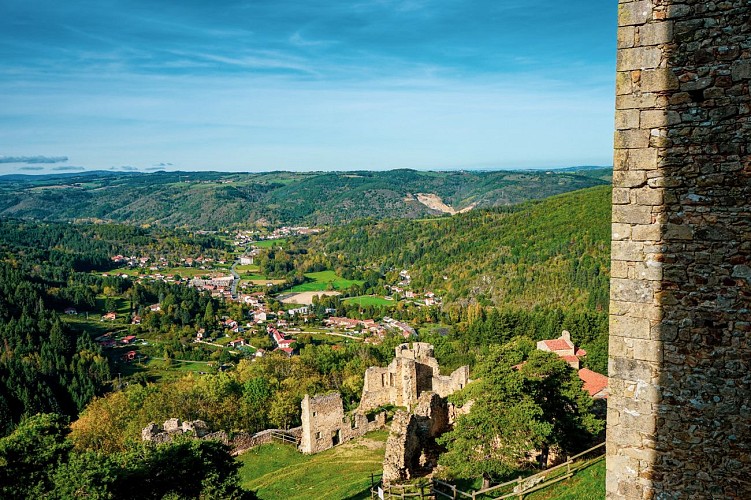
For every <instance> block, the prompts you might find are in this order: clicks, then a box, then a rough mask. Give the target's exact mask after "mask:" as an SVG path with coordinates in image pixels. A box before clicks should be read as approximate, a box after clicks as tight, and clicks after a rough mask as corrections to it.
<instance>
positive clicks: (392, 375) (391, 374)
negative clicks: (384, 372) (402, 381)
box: [389, 373, 394, 387]
mask: <svg viewBox="0 0 751 500" xmlns="http://www.w3.org/2000/svg"><path fill="white" fill-rule="evenodd" d="M389 385H390V386H391V387H394V374H393V373H389Z"/></svg>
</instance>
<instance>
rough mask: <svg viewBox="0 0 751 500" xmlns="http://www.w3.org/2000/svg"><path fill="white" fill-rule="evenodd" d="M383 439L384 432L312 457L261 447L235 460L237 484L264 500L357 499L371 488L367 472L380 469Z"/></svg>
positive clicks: (286, 449)
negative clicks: (238, 472) (238, 471)
mask: <svg viewBox="0 0 751 500" xmlns="http://www.w3.org/2000/svg"><path fill="white" fill-rule="evenodd" d="M387 438H388V433H387V432H386V431H376V432H371V433H369V434H367V435H366V436H364V437H362V438H360V439H357V440H354V441H351V442H349V443H345V444H343V445H341V446H337V447H335V448H332V449H330V450H326V451H324V452H321V453H317V454H315V455H302V454H301V453H299V452H298V451H297V450H295V449H294V448H293V447H292V446H290V445H282V444H269V445H263V446H259V447H257V448H254V449H252V450H250V451H249V452H247V453H245V454H244V455H241V456H240V457H238V461H239V462H240V463H241V469H240V478H241V482H242V485H243V487H244V488H247V489H250V490H254V491H256V493H257V494H258V498H260V499H262V500H272V499H280V498H284V499H289V500H295V499H298V500H308V499H311V498H316V499H327V500H340V499H345V498H352V497H355V496H359V495H361V494H362V493H363V492H366V491H367V490H368V489H369V488H370V474H371V473H380V472H381V470H382V468H383V454H384V450H385V447H386V439H387ZM366 498H370V495H369V494H368V495H367V496H366Z"/></svg>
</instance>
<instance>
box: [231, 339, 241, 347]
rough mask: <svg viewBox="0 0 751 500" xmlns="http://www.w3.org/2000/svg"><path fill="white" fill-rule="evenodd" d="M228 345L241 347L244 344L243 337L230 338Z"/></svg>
mask: <svg viewBox="0 0 751 500" xmlns="http://www.w3.org/2000/svg"><path fill="white" fill-rule="evenodd" d="M228 345H229V346H230V347H242V346H244V345H245V339H235V340H230V341H229V343H228Z"/></svg>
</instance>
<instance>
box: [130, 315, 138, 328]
mask: <svg viewBox="0 0 751 500" xmlns="http://www.w3.org/2000/svg"><path fill="white" fill-rule="evenodd" d="M130 324H131V325H140V324H141V317H140V316H139V315H137V314H134V315H133V319H132V320H131V322H130Z"/></svg>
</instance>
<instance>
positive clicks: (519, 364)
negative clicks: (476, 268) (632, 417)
mask: <svg viewBox="0 0 751 500" xmlns="http://www.w3.org/2000/svg"><path fill="white" fill-rule="evenodd" d="M476 376H477V377H478V379H479V380H477V381H476V382H474V383H472V384H470V385H468V386H467V387H466V388H465V390H463V391H461V392H460V393H458V394H457V395H456V398H455V400H456V402H458V403H461V402H466V401H469V400H472V401H473V405H472V407H471V410H470V412H469V414H467V415H462V416H460V417H459V418H458V419H457V422H456V425H455V426H454V429H453V430H452V431H451V432H449V433H447V434H445V435H444V436H442V437H441V438H440V439H439V442H440V443H441V444H443V445H445V446H446V447H447V448H448V451H447V452H446V453H444V454H443V455H442V456H441V458H440V461H439V463H441V464H442V465H445V466H446V467H448V469H449V471H450V473H451V474H453V475H454V476H456V477H471V476H482V477H483V481H484V484H485V485H488V484H489V482H490V480H491V479H495V480H498V479H502V478H504V477H508V476H509V475H511V474H512V473H515V472H517V471H518V470H520V469H524V468H530V467H533V466H534V461H533V459H534V458H537V465H538V466H540V467H545V466H546V464H547V458H548V453H549V451H550V450H551V448H556V449H557V451H558V452H559V453H571V452H573V451H577V450H579V449H581V448H582V447H584V446H586V445H588V444H589V443H590V442H591V440H592V439H593V438H594V437H595V436H596V435H597V434H598V433H599V432H600V431H601V430H602V429H603V427H604V422H602V421H601V420H599V419H597V418H596V417H595V415H594V414H593V413H592V412H591V411H590V410H591V408H592V404H593V401H592V398H591V397H590V396H589V394H587V393H586V392H585V391H583V390H582V382H581V380H580V379H579V377H578V376H577V374H576V372H575V371H574V370H573V369H572V368H571V367H570V366H569V365H568V364H567V363H566V362H565V361H564V360H562V359H560V358H559V357H558V356H556V355H555V354H552V353H549V352H543V351H538V350H535V349H534V347H533V344H532V342H531V341H529V340H528V339H516V340H515V341H512V342H510V343H509V344H506V345H503V346H490V348H489V351H488V353H487V354H486V355H485V356H484V357H482V358H481V360H480V362H479V365H478V369H477V373H476Z"/></svg>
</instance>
